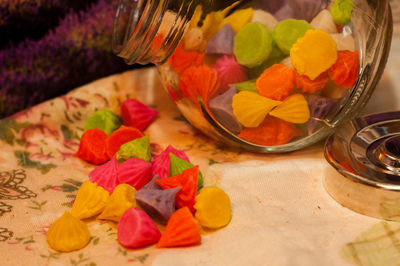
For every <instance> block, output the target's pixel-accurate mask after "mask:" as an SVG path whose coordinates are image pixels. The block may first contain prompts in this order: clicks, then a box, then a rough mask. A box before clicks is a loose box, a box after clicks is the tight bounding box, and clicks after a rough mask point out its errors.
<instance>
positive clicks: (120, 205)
mask: <svg viewBox="0 0 400 266" xmlns="http://www.w3.org/2000/svg"><path fill="white" fill-rule="evenodd" d="M135 194H136V189H135V188H134V187H132V186H130V185H128V184H120V185H118V186H116V187H115V189H114V191H113V193H112V194H111V196H110V197H109V198H108V200H107V202H106V206H105V208H104V211H103V212H102V213H101V214H100V215H99V216H98V217H97V219H102V220H111V221H115V222H119V219H120V218H121V216H122V214H124V212H125V211H126V210H127V209H130V208H136V207H137V205H136V200H135Z"/></svg>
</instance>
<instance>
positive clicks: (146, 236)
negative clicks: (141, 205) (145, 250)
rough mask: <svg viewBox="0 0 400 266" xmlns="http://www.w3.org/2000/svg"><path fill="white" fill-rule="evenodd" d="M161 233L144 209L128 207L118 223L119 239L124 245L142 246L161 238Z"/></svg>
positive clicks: (129, 246)
mask: <svg viewBox="0 0 400 266" xmlns="http://www.w3.org/2000/svg"><path fill="white" fill-rule="evenodd" d="M160 237H161V233H160V231H159V230H158V228H157V226H156V224H155V223H154V222H153V220H152V219H151V218H150V217H149V216H148V215H147V214H146V213H145V212H144V211H142V210H139V209H136V208H131V209H128V210H127V211H126V212H125V213H124V214H123V215H122V216H121V219H120V220H119V223H118V240H119V242H120V243H121V245H123V246H124V247H127V248H140V247H144V246H148V245H151V244H154V243H157V241H158V240H159V239H160Z"/></svg>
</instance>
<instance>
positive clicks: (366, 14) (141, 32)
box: [113, 0, 392, 153]
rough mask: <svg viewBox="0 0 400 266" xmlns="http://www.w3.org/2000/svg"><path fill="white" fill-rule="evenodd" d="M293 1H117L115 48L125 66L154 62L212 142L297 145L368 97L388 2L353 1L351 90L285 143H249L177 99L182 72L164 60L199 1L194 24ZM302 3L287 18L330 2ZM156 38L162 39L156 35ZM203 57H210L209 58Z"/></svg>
mask: <svg viewBox="0 0 400 266" xmlns="http://www.w3.org/2000/svg"><path fill="white" fill-rule="evenodd" d="M297 2H301V1H294V0H287V1H266V0H264V1H263V0H258V1H212V0H204V1H177V0H175V1H168V0H164V1H163V0H161V1H151V0H149V1H145V0H135V1H129V0H120V2H119V8H118V11H117V14H116V20H115V28H114V41H113V48H114V52H115V53H116V54H117V55H118V56H121V57H123V58H124V59H125V60H126V62H127V63H129V64H133V63H141V64H146V63H149V62H151V63H154V64H156V65H157V67H158V70H159V73H160V77H161V79H162V81H163V84H164V87H165V89H166V90H167V91H168V93H169V94H170V95H171V98H172V99H173V100H174V101H175V103H176V105H177V107H178V108H179V110H180V111H181V113H182V114H183V115H184V117H185V118H186V119H187V120H188V121H189V122H190V123H191V124H192V125H194V126H195V127H196V128H198V129H200V130H201V131H202V132H204V133H205V134H206V135H209V136H210V137H212V138H214V139H215V140H217V141H221V142H224V143H227V144H229V145H231V146H236V147H240V148H244V149H246V150H250V151H256V152H264V153H276V152H288V151H293V150H297V149H301V148H303V147H306V146H308V145H311V144H313V143H316V142H317V141H319V140H321V139H323V138H325V137H326V136H327V135H328V134H330V133H331V132H332V131H333V130H334V129H335V128H336V127H337V126H338V125H339V124H341V123H342V122H343V121H346V120H348V119H351V118H354V117H356V116H357V114H358V113H359V112H360V110H361V109H362V108H363V106H364V105H365V104H366V103H367V101H368V100H369V98H370V96H371V94H372V92H373V90H374V88H375V86H376V84H377V83H378V81H379V79H380V77H381V75H382V72H383V69H384V67H385V64H386V60H387V57H388V53H389V49H390V43H391V36H392V17H391V12H390V6H389V3H388V1H387V0H383V1H382V0H368V1H367V0H354V1H353V2H354V4H355V8H354V10H353V13H352V17H351V23H350V24H348V25H346V26H345V28H344V29H343V31H345V32H347V33H346V34H351V35H352V36H353V38H354V40H355V49H356V50H357V51H358V52H359V55H360V70H359V78H358V80H357V83H356V85H355V86H354V87H353V88H352V89H349V90H346V91H344V92H343V91H340V93H339V94H340V95H339V96H337V95H336V96H332V97H335V101H336V106H335V108H333V109H332V110H331V111H330V112H329V113H328V114H327V115H325V116H324V117H323V118H322V119H321V118H318V120H317V127H316V129H315V130H314V131H313V132H311V133H310V134H309V133H307V132H306V133H304V132H305V131H304V125H296V126H297V127H298V128H300V129H302V130H303V135H302V136H301V137H295V138H293V139H292V140H291V141H289V142H287V143H285V144H281V145H273V146H272V145H271V146H268V145H260V144H256V143H253V142H250V141H248V140H246V139H244V138H241V137H239V136H238V135H237V133H235V132H232V131H231V130H229V129H228V128H227V127H226V126H224V123H223V122H224V121H220V120H218V119H216V118H215V115H214V113H213V112H211V111H210V109H209V108H208V107H207V103H204V101H202V99H200V100H199V101H198V102H194V101H191V100H188V98H187V97H179V95H180V91H179V88H178V87H179V82H180V76H181V73H178V72H177V71H176V70H174V68H173V67H172V66H171V64H170V63H169V60H168V59H169V58H170V56H171V55H172V54H173V53H174V51H176V49H177V47H178V45H179V44H180V42H181V41H182V40H183V38H184V37H185V34H187V33H188V29H189V28H190V27H191V25H190V24H191V23H192V22H193V21H194V19H199V18H198V17H196V14H195V10H196V7H198V6H200V5H201V6H202V11H203V12H202V14H201V17H200V21H199V22H198V23H197V26H198V27H201V26H202V25H204V24H205V23H209V22H207V21H206V18H207V16H209V17H215V16H214V15H213V14H216V12H221V11H222V10H224V9H226V8H230V9H229V11H228V12H226V13H225V14H224V17H226V16H229V15H230V14H232V13H233V12H235V11H237V10H241V9H245V8H248V7H252V8H255V9H262V10H267V11H268V12H270V13H271V14H274V15H275V17H278V18H279V17H282V16H284V15H285V14H284V12H287V11H285V8H286V7H285V4H288V5H295V3H297ZM303 2H304V3H303V4H302V5H299V6H298V7H297V8H293V6H292V11H290V12H291V13H290V16H291V17H293V18H297V19H311V18H312V17H314V16H315V15H316V14H318V12H319V10H320V7H321V6H323V7H329V5H330V4H331V2H330V1H324V0H321V1H311V2H313V4H309V3H307V2H310V1H306V0H304V1H303ZM293 3H294V4H293ZM315 3H318V4H315ZM213 12H214V13H213ZM210 14H211V15H210ZM286 16H288V15H287V14H286ZM160 36H162V38H159V37H160ZM207 59H209V61H212V58H211V57H210V58H208V57H207ZM335 93H336V92H335ZM335 93H334V94H335ZM336 94H337V93H336ZM197 98H199V97H197ZM302 127H303V128H302Z"/></svg>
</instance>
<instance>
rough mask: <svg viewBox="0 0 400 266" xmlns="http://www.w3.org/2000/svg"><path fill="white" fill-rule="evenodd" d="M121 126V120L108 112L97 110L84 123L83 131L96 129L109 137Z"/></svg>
mask: <svg viewBox="0 0 400 266" xmlns="http://www.w3.org/2000/svg"><path fill="white" fill-rule="evenodd" d="M120 126H121V119H120V118H119V117H118V116H117V115H115V114H114V113H113V112H111V111H110V110H98V111H96V112H94V113H93V114H92V115H91V116H89V117H88V118H87V119H86V121H85V126H84V131H86V130H88V129H91V128H97V129H100V130H102V131H104V132H105V133H106V134H107V135H111V133H113V132H114V130H116V129H118V128H119V127H120Z"/></svg>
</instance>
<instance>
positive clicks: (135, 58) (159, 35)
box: [113, 0, 197, 64]
mask: <svg viewBox="0 0 400 266" xmlns="http://www.w3.org/2000/svg"><path fill="white" fill-rule="evenodd" d="M196 5H197V1H195V0H158V1H157V0H119V3H118V7H117V12H116V18H115V23H114V33H113V51H114V53H115V54H116V55H118V56H120V57H122V58H124V59H125V61H126V62H127V63H128V64H134V63H139V64H148V63H154V64H161V63H164V62H165V61H167V59H168V58H169V56H170V55H171V54H172V52H173V51H174V50H175V48H176V47H177V45H178V43H179V41H180V40H181V38H182V36H183V33H184V32H185V29H186V27H187V26H188V24H189V21H190V19H191V17H192V15H193V13H194V10H195V8H196Z"/></svg>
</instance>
